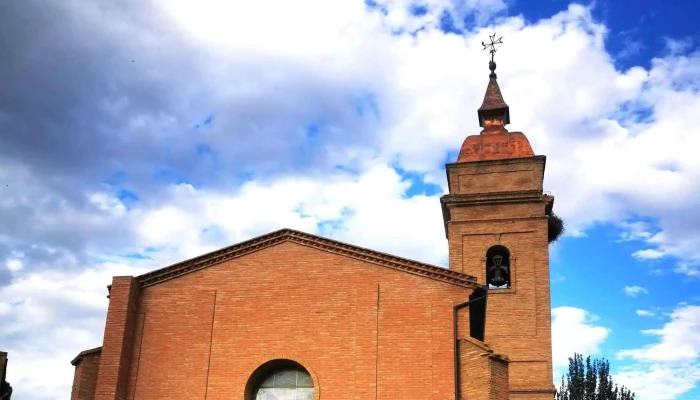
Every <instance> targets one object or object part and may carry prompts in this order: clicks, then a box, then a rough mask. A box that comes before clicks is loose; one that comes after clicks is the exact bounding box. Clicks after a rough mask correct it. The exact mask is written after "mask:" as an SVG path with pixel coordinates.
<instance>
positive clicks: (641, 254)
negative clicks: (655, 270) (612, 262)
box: [632, 249, 666, 260]
mask: <svg viewBox="0 0 700 400" xmlns="http://www.w3.org/2000/svg"><path fill="white" fill-rule="evenodd" d="M665 255H666V254H664V252H662V251H659V250H655V249H645V250H639V251H635V252H634V253H632V257H634V258H637V259H639V260H656V259H659V258H661V257H663V256H665Z"/></svg>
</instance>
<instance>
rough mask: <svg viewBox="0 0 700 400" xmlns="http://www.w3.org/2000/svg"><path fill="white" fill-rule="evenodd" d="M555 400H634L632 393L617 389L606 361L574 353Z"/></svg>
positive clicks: (622, 388)
mask: <svg viewBox="0 0 700 400" xmlns="http://www.w3.org/2000/svg"><path fill="white" fill-rule="evenodd" d="M555 400H634V393H633V392H631V391H630V390H629V389H627V388H626V387H624V386H622V387H618V385H617V384H615V383H613V381H612V377H611V376H610V363H609V362H608V360H606V359H593V360H591V357H590V356H589V357H587V358H586V361H585V362H584V360H583V356H581V355H580V354H578V353H576V354H574V357H573V358H571V357H569V372H568V373H567V374H566V375H565V376H562V378H561V387H560V388H559V390H557V393H556V396H555Z"/></svg>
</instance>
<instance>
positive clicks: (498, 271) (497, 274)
mask: <svg viewBox="0 0 700 400" xmlns="http://www.w3.org/2000/svg"><path fill="white" fill-rule="evenodd" d="M488 283H489V284H490V285H493V286H496V287H501V286H503V285H505V284H507V283H508V266H507V265H503V256H501V255H495V256H493V264H492V265H491V267H489V282H488Z"/></svg>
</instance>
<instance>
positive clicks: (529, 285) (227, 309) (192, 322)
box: [72, 78, 554, 400]
mask: <svg viewBox="0 0 700 400" xmlns="http://www.w3.org/2000/svg"><path fill="white" fill-rule="evenodd" d="M494 81H495V78H494ZM489 85H490V87H491V86H492V83H490V84H489ZM493 90H495V89H493V88H492V91H493ZM498 94H499V96H500V90H499V91H498ZM496 100H498V99H496ZM500 102H501V103H503V105H505V102H502V99H500ZM494 104H497V105H498V107H501V105H500V103H498V102H496V103H494ZM498 107H496V106H493V107H490V108H488V109H486V111H485V112H488V113H491V112H498V111H499V110H498ZM506 107H507V106H506ZM480 115H481V110H480ZM489 115H490V114H489ZM489 115H486V116H487V117H488V116H489ZM492 125H493V124H492ZM502 135H506V136H502V137H505V138H506V139H504V140H506V142H504V143H506V145H507V143H508V142H507V140H509V139H508V138H507V135H508V133H507V132H505V133H502ZM523 137H524V136H523ZM501 147H502V146H500V145H499V144H498V143H496V145H495V146H493V147H489V148H479V149H476V150H478V152H480V153H484V154H485V153H489V152H493V151H498V149H500V148H501ZM518 157H519V158H518ZM518 157H515V156H513V155H512V154H510V155H509V156H507V157H500V156H498V157H493V156H488V155H487V156H485V157H483V159H485V160H489V161H473V162H464V163H458V164H451V165H448V168H447V173H448V180H449V183H450V194H449V195H446V196H444V197H443V199H442V205H443V212H444V215H445V227H446V233H447V238H448V246H449V254H450V269H445V268H440V267H435V266H430V265H426V264H422V263H418V262H414V261H410V260H405V259H401V258H399V257H395V256H390V255H386V254H382V253H378V252H374V251H371V250H367V249H362V248H358V247H354V246H350V245H347V244H343V243H338V242H335V241H331V240H328V239H324V238H320V237H317V236H314V235H309V234H305V233H301V232H295V231H291V230H282V231H277V232H273V233H271V234H268V235H265V236H262V237H259V238H256V239H253V240H250V241H247V242H244V243H241V244H238V245H235V246H232V247H229V248H226V249H222V250H220V251H217V252H214V253H211V254H207V255H204V256H201V257H198V258H195V259H193V260H188V261H185V262H183V263H180V264H176V265H173V266H170V267H167V268H164V269H162V270H158V271H154V272H152V273H149V274H146V275H143V276H140V277H136V278H132V277H115V278H114V281H113V283H112V286H111V291H110V304H109V310H108V313H107V323H106V326H105V334H104V344H103V347H102V350H101V354H100V355H99V361H97V362H98V363H99V372H98V373H97V380H96V381H95V384H94V387H95V395H94V399H98V400H132V399H133V400H152V399H171V400H176V399H183V400H184V399H187V400H191V399H207V400H229V399H232V398H235V399H249V398H251V387H254V386H255V385H257V381H255V379H257V378H253V380H251V376H253V377H255V376H257V375H256V374H257V372H256V371H259V368H260V367H261V366H263V365H268V364H266V363H268V362H270V361H273V360H291V361H293V362H295V363H297V364H295V365H299V366H300V367H302V368H303V369H305V370H306V371H308V373H309V374H310V376H311V380H312V381H313V387H314V399H316V400H319V399H327V400H330V399H333V400H360V399H387V400H388V399H392V400H393V399H416V400H425V399H435V400H448V399H450V400H451V399H455V396H456V395H459V398H460V399H466V400H476V399H484V400H486V399H488V400H506V399H509V398H510V399H515V398H521V397H528V398H530V399H550V400H551V399H552V398H553V393H554V392H553V385H552V362H551V327H550V305H549V270H548V242H547V213H548V212H549V211H551V204H552V198H551V197H549V196H545V195H543V194H542V178H543V174H544V157H532V156H523V155H522V154H521V155H519V156H518ZM494 244H501V245H503V246H506V247H507V248H508V249H509V250H510V252H511V254H512V257H511V275H510V279H511V286H510V288H508V289H497V290H489V294H488V303H487V305H488V306H487V312H486V315H487V317H486V334H485V335H486V336H485V342H486V343H488V345H487V344H486V343H484V342H481V341H479V340H476V339H474V338H472V337H470V326H469V323H470V318H469V313H470V309H469V308H463V309H461V310H460V311H458V314H457V315H458V321H457V322H458V325H457V326H458V339H459V343H458V346H455V337H454V336H453V327H454V325H453V324H454V322H455V321H454V320H453V307H454V306H455V305H457V304H460V303H463V302H465V301H467V300H468V299H469V296H470V294H472V292H473V291H474V289H475V288H476V287H477V286H480V285H483V284H484V283H485V282H486V262H487V260H486V259H485V257H486V252H487V250H488V249H489V247H490V246H492V245H494ZM474 315H476V314H474ZM455 348H457V349H458V353H457V354H455ZM494 350H495V351H496V352H497V353H498V354H497V353H496V352H494ZM86 360H87V359H86V358H85V357H83V361H82V363H80V364H78V365H77V367H76V378H75V380H76V382H78V383H76V384H75V385H76V387H79V388H88V387H90V384H89V383H85V381H87V380H89V379H87V378H85V377H86V376H87V374H88V372H87V369H85V366H87V365H88V364H87V363H86ZM91 365H92V364H91ZM456 371H458V375H459V376H458V377H456V376H455V374H456ZM90 373H92V374H93V375H91V376H94V370H92V369H90ZM456 378H457V379H456ZM455 385H456V386H457V388H456V387H455ZM87 390H88V389H86V391H87ZM455 391H458V392H459V393H455ZM76 393H77V392H74V397H72V398H73V399H83V397H77V396H78V395H77V394H76ZM81 393H82V392H81ZM84 398H88V397H84Z"/></svg>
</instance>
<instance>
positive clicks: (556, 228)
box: [547, 213, 566, 243]
mask: <svg viewBox="0 0 700 400" xmlns="http://www.w3.org/2000/svg"><path fill="white" fill-rule="evenodd" d="M547 228H548V230H547V239H548V243H554V242H556V241H557V240H558V239H559V238H560V237H561V235H563V234H564V232H565V231H566V228H564V220H563V219H561V218H559V216H558V215H556V214H554V213H551V214H550V215H549V220H548V221H547Z"/></svg>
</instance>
